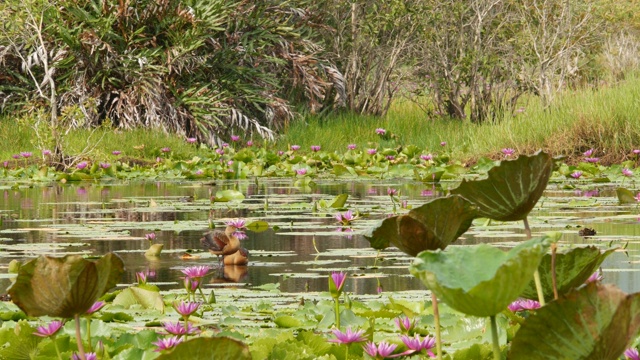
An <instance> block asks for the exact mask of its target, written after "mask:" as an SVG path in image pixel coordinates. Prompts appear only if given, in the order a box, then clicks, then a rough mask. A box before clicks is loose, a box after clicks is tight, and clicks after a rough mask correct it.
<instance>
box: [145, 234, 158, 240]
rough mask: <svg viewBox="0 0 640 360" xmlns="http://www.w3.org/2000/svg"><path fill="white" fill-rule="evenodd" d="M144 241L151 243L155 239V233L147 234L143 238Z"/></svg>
mask: <svg viewBox="0 0 640 360" xmlns="http://www.w3.org/2000/svg"><path fill="white" fill-rule="evenodd" d="M144 237H145V239H147V240H149V241H153V240H155V239H156V233H148V234H146V235H145V236H144Z"/></svg>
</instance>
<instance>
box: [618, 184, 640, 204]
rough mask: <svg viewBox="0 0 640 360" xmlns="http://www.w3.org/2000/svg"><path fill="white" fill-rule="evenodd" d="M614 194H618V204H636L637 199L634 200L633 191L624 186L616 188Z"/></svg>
mask: <svg viewBox="0 0 640 360" xmlns="http://www.w3.org/2000/svg"><path fill="white" fill-rule="evenodd" d="M616 195H618V201H619V202H620V204H622V205H624V204H637V203H638V200H636V198H635V196H634V194H633V192H631V191H630V190H628V189H625V188H617V189H616Z"/></svg>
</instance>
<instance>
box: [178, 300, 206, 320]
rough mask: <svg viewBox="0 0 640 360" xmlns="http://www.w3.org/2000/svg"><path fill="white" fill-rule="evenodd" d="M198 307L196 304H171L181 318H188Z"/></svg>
mask: <svg viewBox="0 0 640 360" xmlns="http://www.w3.org/2000/svg"><path fill="white" fill-rule="evenodd" d="M199 307H200V303H197V302H184V301H180V303H179V304H178V303H177V302H174V303H173V308H174V309H176V311H177V312H178V314H180V315H182V316H183V317H189V316H190V315H191V314H193V313H194V312H196V311H197V310H198V308H199Z"/></svg>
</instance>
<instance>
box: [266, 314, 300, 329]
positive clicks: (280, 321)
mask: <svg viewBox="0 0 640 360" xmlns="http://www.w3.org/2000/svg"><path fill="white" fill-rule="evenodd" d="M273 322H274V323H275V324H276V325H277V326H278V327H281V328H299V327H302V325H303V323H302V321H300V319H298V318H296V317H294V316H291V315H280V316H278V317H276V318H275V319H274V320H273Z"/></svg>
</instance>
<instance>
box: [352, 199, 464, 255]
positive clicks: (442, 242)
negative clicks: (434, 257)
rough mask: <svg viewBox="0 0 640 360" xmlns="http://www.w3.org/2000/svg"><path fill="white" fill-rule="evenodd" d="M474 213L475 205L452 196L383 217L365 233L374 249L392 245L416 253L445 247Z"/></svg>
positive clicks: (406, 251)
mask: <svg viewBox="0 0 640 360" xmlns="http://www.w3.org/2000/svg"><path fill="white" fill-rule="evenodd" d="M475 216H476V209H475V207H474V206H473V205H472V204H471V203H470V202H469V201H467V200H466V199H464V198H462V197H460V196H455V195H454V196H449V197H445V198H438V199H435V200H432V201H430V202H428V203H426V204H424V205H422V206H420V207H418V208H416V209H413V210H411V211H409V213H408V214H406V215H399V216H394V217H391V218H388V219H385V220H383V221H382V222H381V223H379V224H378V225H377V226H376V227H374V228H372V229H370V230H369V231H368V232H367V233H365V235H364V236H365V238H366V239H367V240H369V242H370V243H371V247H373V248H374V249H385V248H387V247H388V246H389V245H394V246H396V247H397V248H398V249H400V250H402V251H403V252H405V253H407V254H409V255H411V256H416V255H417V254H418V253H419V252H421V251H424V250H435V249H444V248H445V247H447V245H449V244H450V243H452V242H454V241H455V240H456V239H457V238H458V237H459V236H460V235H462V234H463V233H464V232H465V231H467V229H469V227H470V226H471V223H472V221H473V218H474V217H475Z"/></svg>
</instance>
